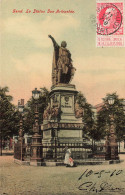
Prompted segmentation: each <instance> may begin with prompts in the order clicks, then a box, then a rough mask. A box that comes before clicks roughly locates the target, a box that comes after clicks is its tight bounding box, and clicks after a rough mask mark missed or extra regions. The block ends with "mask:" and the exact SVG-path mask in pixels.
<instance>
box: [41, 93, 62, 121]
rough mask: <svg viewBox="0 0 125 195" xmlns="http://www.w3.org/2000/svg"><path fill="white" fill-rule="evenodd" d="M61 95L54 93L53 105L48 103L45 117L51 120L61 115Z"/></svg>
mask: <svg viewBox="0 0 125 195" xmlns="http://www.w3.org/2000/svg"><path fill="white" fill-rule="evenodd" d="M59 107H60V106H59V95H54V96H52V97H51V105H50V103H49V104H48V106H47V108H46V109H45V110H44V114H43V119H44V120H51V119H55V118H57V117H58V115H59V110H60V109H59Z"/></svg>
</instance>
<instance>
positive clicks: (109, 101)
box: [108, 96, 115, 105]
mask: <svg viewBox="0 0 125 195" xmlns="http://www.w3.org/2000/svg"><path fill="white" fill-rule="evenodd" d="M114 102H115V99H114V97H113V96H109V98H108V103H109V105H113V104H114Z"/></svg>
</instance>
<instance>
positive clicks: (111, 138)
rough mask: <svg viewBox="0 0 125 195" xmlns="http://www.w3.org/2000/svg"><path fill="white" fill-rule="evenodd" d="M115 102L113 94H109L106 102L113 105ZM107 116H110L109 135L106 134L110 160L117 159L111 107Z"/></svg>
mask: <svg viewBox="0 0 125 195" xmlns="http://www.w3.org/2000/svg"><path fill="white" fill-rule="evenodd" d="M114 103H115V99H114V97H113V96H109V98H108V104H109V105H111V106H113V104H114ZM110 113H111V114H109V117H110V128H109V136H108V140H107V141H108V143H109V150H110V152H109V151H108V152H109V153H110V159H111V160H117V159H119V157H118V144H117V141H116V135H115V133H116V132H115V124H114V114H113V111H112V108H111V110H110Z"/></svg>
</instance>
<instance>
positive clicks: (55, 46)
mask: <svg viewBox="0 0 125 195" xmlns="http://www.w3.org/2000/svg"><path fill="white" fill-rule="evenodd" d="M48 37H49V38H50V39H51V40H52V42H53V46H54V48H58V47H59V45H58V43H57V42H56V41H55V39H54V38H53V37H52V36H51V35H48Z"/></svg>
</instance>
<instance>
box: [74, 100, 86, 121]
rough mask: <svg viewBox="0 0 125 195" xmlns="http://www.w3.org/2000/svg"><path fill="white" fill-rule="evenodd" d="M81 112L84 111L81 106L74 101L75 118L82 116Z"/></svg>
mask: <svg viewBox="0 0 125 195" xmlns="http://www.w3.org/2000/svg"><path fill="white" fill-rule="evenodd" d="M83 112H84V110H83V108H81V107H80V106H79V104H78V103H75V116H76V118H81V117H83V114H84V113H83Z"/></svg>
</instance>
